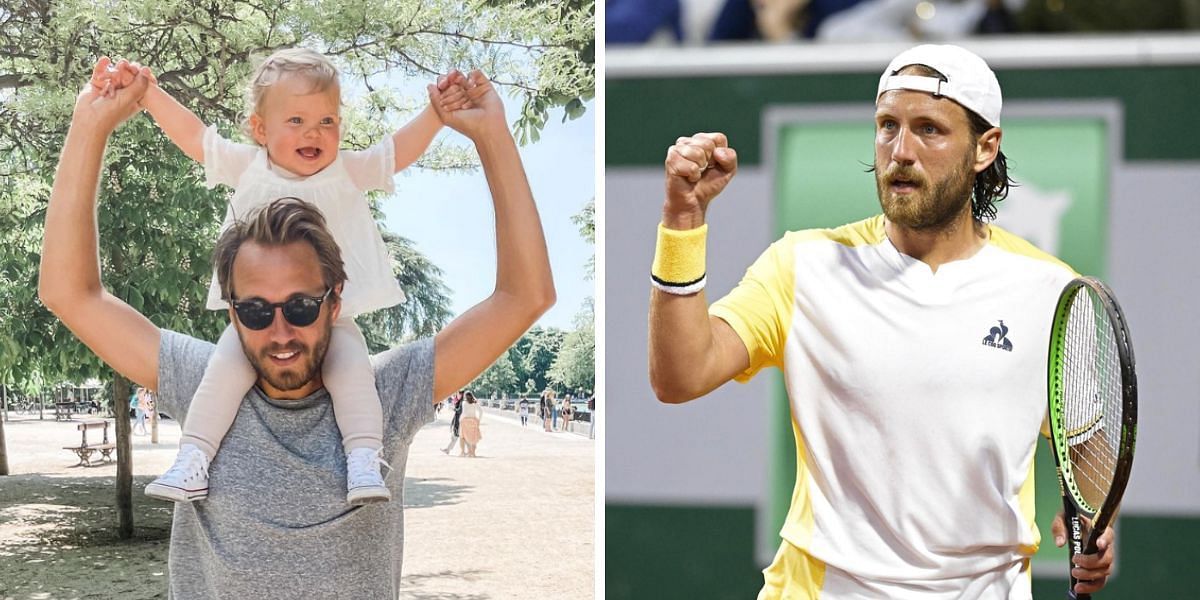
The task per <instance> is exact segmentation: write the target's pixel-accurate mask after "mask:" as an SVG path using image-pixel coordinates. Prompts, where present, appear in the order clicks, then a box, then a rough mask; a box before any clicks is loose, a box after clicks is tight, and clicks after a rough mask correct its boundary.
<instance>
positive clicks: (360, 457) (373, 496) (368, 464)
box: [346, 448, 392, 506]
mask: <svg viewBox="0 0 1200 600" xmlns="http://www.w3.org/2000/svg"><path fill="white" fill-rule="evenodd" d="M379 452H380V450H372V449H370V448H355V449H354V450H351V451H350V456H347V457H346V502H348V503H350V504H351V505H354V506H358V505H360V504H370V503H372V502H387V501H389V500H391V499H392V493H391V492H389V491H388V489H387V486H385V485H383V476H382V475H380V474H379V466H380V465H383V466H385V467H387V468H389V469H390V468H392V466H391V465H389V464H387V463H386V462H384V460H383V459H382V458H380V457H379Z"/></svg>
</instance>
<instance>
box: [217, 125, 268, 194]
mask: <svg viewBox="0 0 1200 600" xmlns="http://www.w3.org/2000/svg"><path fill="white" fill-rule="evenodd" d="M258 152H259V148H258V147H257V146H251V145H249V144H239V143H237V142H231V141H229V140H227V139H225V138H224V137H222V136H221V134H220V133H217V126H216V125H209V126H208V129H205V130H204V185H206V186H208V187H209V188H210V189H211V188H214V187H216V186H217V185H218V184H224V185H227V186H229V187H235V186H237V182H238V179H240V178H241V177H242V173H244V172H245V171H246V167H247V166H248V165H249V164H250V162H251V161H252V160H254V156H255V155H256V154H258Z"/></svg>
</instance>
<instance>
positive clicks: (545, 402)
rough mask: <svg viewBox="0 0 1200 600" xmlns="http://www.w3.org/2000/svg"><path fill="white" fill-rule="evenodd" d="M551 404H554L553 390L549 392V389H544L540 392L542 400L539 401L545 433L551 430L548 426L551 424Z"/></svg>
mask: <svg viewBox="0 0 1200 600" xmlns="http://www.w3.org/2000/svg"><path fill="white" fill-rule="evenodd" d="M553 404H554V392H551V391H550V390H546V391H544V392H542V402H541V410H542V427H543V428H544V429H545V430H546V432H547V433H549V432H551V431H553V430H552V429H551V428H550V426H551V417H550V415H551V413H553V412H554V411H553V409H552V408H551V406H552V405H553Z"/></svg>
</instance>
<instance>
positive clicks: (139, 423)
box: [129, 388, 146, 435]
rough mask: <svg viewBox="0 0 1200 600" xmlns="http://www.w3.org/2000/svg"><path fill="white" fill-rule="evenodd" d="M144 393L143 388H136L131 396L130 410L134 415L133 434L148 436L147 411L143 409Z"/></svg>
mask: <svg viewBox="0 0 1200 600" xmlns="http://www.w3.org/2000/svg"><path fill="white" fill-rule="evenodd" d="M142 391H143V389H142V388H136V389H134V391H133V393H131V394H129V410H130V411H132V412H133V415H134V419H135V422H134V424H133V433H134V434H136V435H146V411H145V410H144V409H143V408H142V400H141V393H142Z"/></svg>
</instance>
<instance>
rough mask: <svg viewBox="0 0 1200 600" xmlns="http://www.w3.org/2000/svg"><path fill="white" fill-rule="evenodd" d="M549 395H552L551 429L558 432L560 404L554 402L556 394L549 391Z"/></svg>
mask: <svg viewBox="0 0 1200 600" xmlns="http://www.w3.org/2000/svg"><path fill="white" fill-rule="evenodd" d="M547 393H548V394H549V395H550V429H551V430H552V431H558V417H559V411H558V403H557V402H555V401H554V392H552V391H549V390H547Z"/></svg>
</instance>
